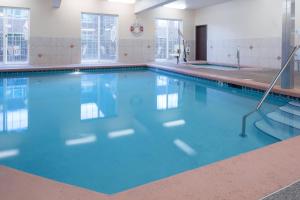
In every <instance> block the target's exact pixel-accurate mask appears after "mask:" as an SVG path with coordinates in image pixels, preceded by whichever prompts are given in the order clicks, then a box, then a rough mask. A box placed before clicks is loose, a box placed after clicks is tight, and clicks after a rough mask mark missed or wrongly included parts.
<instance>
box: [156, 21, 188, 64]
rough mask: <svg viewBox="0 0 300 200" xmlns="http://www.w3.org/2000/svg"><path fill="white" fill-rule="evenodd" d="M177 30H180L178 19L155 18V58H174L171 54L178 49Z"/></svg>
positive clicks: (180, 22) (180, 25)
mask: <svg viewBox="0 0 300 200" xmlns="http://www.w3.org/2000/svg"><path fill="white" fill-rule="evenodd" d="M179 31H180V32H182V21H180V20H166V19H157V20H156V59H158V60H167V59H172V58H174V56H173V55H174V54H176V53H177V51H178V49H180V34H179Z"/></svg>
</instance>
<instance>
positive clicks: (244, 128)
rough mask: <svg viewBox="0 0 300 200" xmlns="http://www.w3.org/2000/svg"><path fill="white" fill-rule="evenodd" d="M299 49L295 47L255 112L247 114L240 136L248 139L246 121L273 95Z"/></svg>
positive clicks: (244, 117) (299, 47)
mask: <svg viewBox="0 0 300 200" xmlns="http://www.w3.org/2000/svg"><path fill="white" fill-rule="evenodd" d="M298 49H300V45H299V46H295V47H294V49H293V51H292V53H291V54H290V56H289V58H288V60H287V61H286V63H285V65H284V66H283V67H282V68H281V70H280V71H279V72H278V73H277V74H276V76H275V77H274V78H273V80H272V82H271V84H270V86H269V88H268V90H267V91H266V92H265V93H264V96H263V97H262V98H261V100H260V101H259V103H258V104H257V106H256V108H255V110H252V111H251V112H249V113H247V114H246V115H244V116H243V121H242V133H241V134H240V135H241V136H242V137H246V121H247V118H248V117H249V116H250V115H252V114H253V113H255V112H257V111H259V109H260V108H261V106H262V105H263V103H264V102H265V100H266V99H267V97H268V96H269V94H270V93H271V91H272V89H273V88H274V86H275V84H276V82H277V81H278V79H279V78H280V76H281V75H282V73H283V72H284V70H285V69H286V68H287V67H288V65H289V64H290V62H291V61H292V59H293V57H294V56H295V54H296V52H297V50H298Z"/></svg>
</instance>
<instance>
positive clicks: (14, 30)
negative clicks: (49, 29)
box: [0, 8, 29, 64]
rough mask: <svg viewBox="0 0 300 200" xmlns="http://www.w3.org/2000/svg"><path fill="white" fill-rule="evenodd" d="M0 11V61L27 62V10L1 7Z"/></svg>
mask: <svg viewBox="0 0 300 200" xmlns="http://www.w3.org/2000/svg"><path fill="white" fill-rule="evenodd" d="M0 11H1V14H0V24H1V25H2V26H1V28H0V45H1V51H0V62H2V63H4V64H26V63H28V60H29V59H28V57H29V51H28V50H29V10H28V9H19V8H1V9H0ZM1 52H2V53H1ZM1 57H2V58H1Z"/></svg>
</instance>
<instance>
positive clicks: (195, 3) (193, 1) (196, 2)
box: [172, 0, 231, 9]
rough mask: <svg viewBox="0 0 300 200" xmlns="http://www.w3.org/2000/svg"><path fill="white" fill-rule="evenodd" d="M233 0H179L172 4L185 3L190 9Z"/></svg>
mask: <svg viewBox="0 0 300 200" xmlns="http://www.w3.org/2000/svg"><path fill="white" fill-rule="evenodd" d="M226 1H231V0H177V1H175V2H174V3H172V4H178V5H185V6H186V8H189V9H198V8H201V7H205V6H211V5H214V4H218V3H224V2H226Z"/></svg>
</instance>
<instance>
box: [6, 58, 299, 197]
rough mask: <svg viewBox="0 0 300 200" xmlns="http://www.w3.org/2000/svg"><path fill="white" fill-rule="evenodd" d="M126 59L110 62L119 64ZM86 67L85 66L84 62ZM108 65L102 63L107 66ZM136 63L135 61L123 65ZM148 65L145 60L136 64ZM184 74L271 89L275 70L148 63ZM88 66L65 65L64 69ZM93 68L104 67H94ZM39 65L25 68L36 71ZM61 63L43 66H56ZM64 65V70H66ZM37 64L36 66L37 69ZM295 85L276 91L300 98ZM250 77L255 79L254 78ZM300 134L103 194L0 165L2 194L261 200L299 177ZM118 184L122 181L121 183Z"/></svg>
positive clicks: (10, 69)
mask: <svg viewBox="0 0 300 200" xmlns="http://www.w3.org/2000/svg"><path fill="white" fill-rule="evenodd" d="M120 65H121V64H115V65H111V67H118V66H120ZM85 66H86V65H85ZM106 66H107V65H103V66H102V67H106ZM121 66H132V65H123V64H122V65H121ZM134 66H145V64H139V65H137V64H134ZM149 66H150V67H158V68H161V69H165V70H171V71H175V72H179V73H184V74H189V75H193V76H200V77H203V78H209V79H214V80H220V81H224V82H229V83H233V84H237V85H243V86H248V87H253V88H256V89H266V87H267V86H268V84H267V83H268V82H269V81H270V80H271V78H272V76H273V75H274V74H275V73H276V71H275V70H260V69H255V68H245V69H242V70H240V71H219V70H209V69H198V68H197V69H195V68H193V67H192V66H186V65H179V66H176V65H173V64H169V63H163V64H157V63H155V64H149ZM81 67H82V68H83V67H84V66H81V65H76V66H74V65H73V66H62V68H65V69H72V68H81ZM89 67H99V66H98V65H97V66H89ZM33 68H34V67H26V68H22V70H24V69H25V70H29V71H31V70H32V69H33ZM57 68H58V67H43V68H40V70H43V69H57ZM62 68H61V67H60V68H59V69H62ZM34 69H36V68H34ZM19 70H20V68H19V67H10V68H1V69H0V71H19ZM296 76H297V77H296V88H295V89H292V90H282V89H280V88H279V87H276V88H275V90H274V91H275V92H278V93H281V94H285V95H291V96H295V97H300V81H299V80H298V79H299V74H297V75H296ZM249 79H251V80H249ZM298 152H300V137H295V138H292V139H289V140H286V141H283V142H280V143H276V144H274V145H270V146H267V147H265V148H262V149H259V150H256V151H252V152H248V153H246V154H242V155H240V156H237V157H234V158H231V159H227V160H224V161H220V162H217V163H215V164H211V165H208V166H206V167H202V168H198V169H195V170H192V171H187V172H184V173H181V174H179V175H176V176H173V177H170V178H166V179H162V180H159V181H156V182H153V183H150V184H146V185H144V186H140V187H137V188H134V189H131V190H128V191H125V192H122V193H119V194H115V195H111V196H108V195H104V194H100V193H96V192H93V191H89V190H85V189H81V188H78V187H74V186H70V185H66V184H62V183H57V182H55V181H52V180H48V179H44V178H42V177H38V176H34V175H31V174H26V173H23V172H20V171H17V170H14V169H9V168H6V167H4V166H2V167H1V166H0V195H1V196H0V199H3V200H15V199H22V200H54V199H55V200H66V199H68V200H69V199H76V200H82V199H85V200H94V199H95V200H96V199H97V200H102V199H108V200H141V199H143V200H167V199H172V200H183V199H186V200H196V199H197V200H199V199H205V200H210V199H212V200H219V199H222V200H227V199H228V200H241V199H243V200H252V199H253V200H257V199H261V198H263V197H265V196H267V195H268V194H271V193H273V192H274V191H277V190H279V189H280V188H282V187H284V186H287V185H289V184H291V183H293V182H296V181H297V180H300V170H299V169H300V159H299V153H298ZM116 184H117V183H116Z"/></svg>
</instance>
